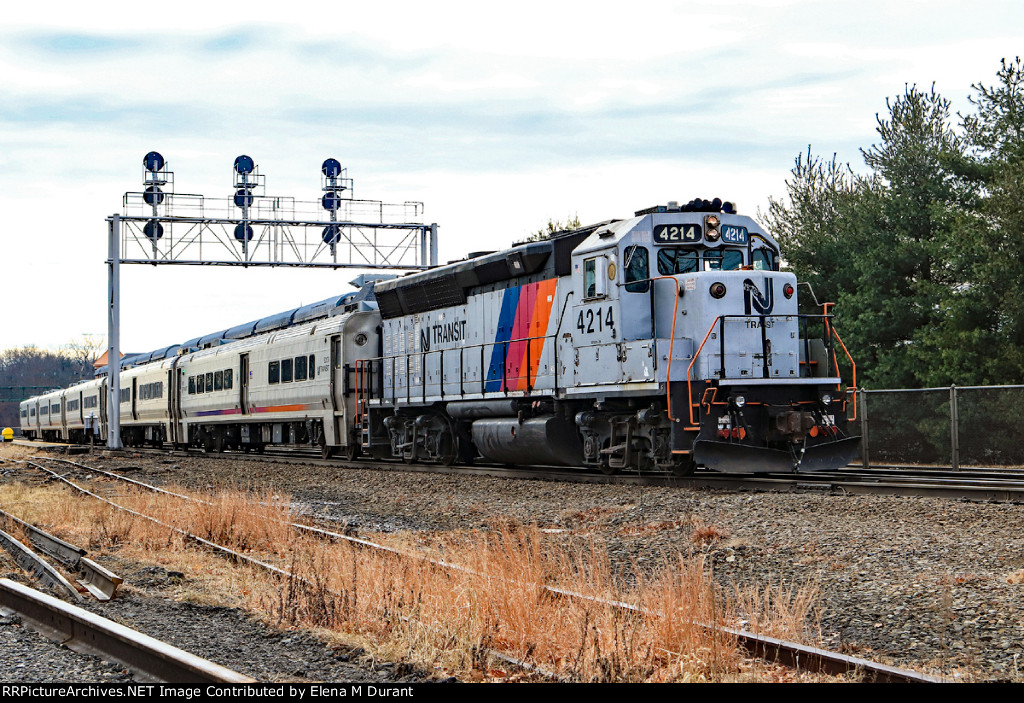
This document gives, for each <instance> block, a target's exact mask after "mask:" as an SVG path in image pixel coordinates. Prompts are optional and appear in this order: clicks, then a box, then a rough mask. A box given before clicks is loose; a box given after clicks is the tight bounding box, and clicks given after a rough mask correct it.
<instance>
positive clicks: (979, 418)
mask: <svg viewBox="0 0 1024 703" xmlns="http://www.w3.org/2000/svg"><path fill="white" fill-rule="evenodd" d="M859 394H860V397H859V398H858V417H857V420H856V422H857V423H859V432H860V434H861V436H862V438H863V439H862V440H861V462H862V463H863V465H864V466H870V465H875V466H878V465H897V466H899V465H929V466H950V467H953V468H954V469H960V468H972V467H996V466H999V467H1004V466H1006V467H1008V466H1013V467H1024V431H1022V430H1024V417H1022V415H1021V412H1020V408H1021V407H1022V404H1024V386H964V387H957V386H950V387H948V388H922V389H919V390H911V389H900V390H880V391H866V390H861V391H859ZM851 429H853V428H852V427H851Z"/></svg>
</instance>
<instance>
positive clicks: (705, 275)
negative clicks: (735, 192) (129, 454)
mask: <svg viewBox="0 0 1024 703" xmlns="http://www.w3.org/2000/svg"><path fill="white" fill-rule="evenodd" d="M796 283H797V282H796V278H795V276H793V274H789V273H783V272H780V271H779V248H778V244H777V243H776V241H775V240H774V239H773V238H772V237H771V236H770V235H768V234H767V233H766V232H764V231H763V230H762V229H761V228H760V227H759V226H758V225H757V223H755V222H754V221H753V220H752V219H750V218H748V217H744V216H740V215H738V214H736V213H735V212H734V210H733V208H732V207H731V205H729V204H728V203H725V204H721V202H720V201H718V200H717V199H716V201H714V202H713V203H708V202H707V201H703V202H699V201H694V202H692V203H689V204H688V205H686V206H684V207H679V206H677V205H676V204H675V203H669V204H668V205H667V206H657V207H654V208H650V209H647V210H641V211H639V212H637V213H636V214H635V216H634V217H632V218H630V219H625V220H610V221H607V222H602V223H599V224H597V225H593V226H590V227H585V228H582V229H578V230H574V231H571V232H565V233H560V234H559V235H556V236H554V237H553V238H551V239H548V240H544V241H538V242H531V243H525V244H521V245H518V246H515V247H513V248H511V249H509V250H507V251H503V252H496V253H488V254H482V255H479V256H474V257H471V258H469V259H467V260H463V261H459V262H454V263H451V264H448V265H447V266H442V267H438V268H434V269H431V270H429V271H424V272H419V273H415V274H410V275H407V276H404V277H401V278H396V279H391V280H384V281H378V282H376V283H375V284H374V285H373V297H375V299H376V304H375V306H371V305H369V304H368V300H369V297H370V296H368V295H364V296H363V297H364V298H365V300H364V301H363V302H362V303H361V305H362V308H361V309H360V310H358V311H357V310H355V309H353V308H352V307H351V305H348V304H346V305H341V304H340V303H341V301H338V303H339V304H338V305H336V306H334V307H331V306H327V308H328V309H327V312H326V313H325V314H327V315H328V316H327V317H326V318H319V319H314V320H311V321H308V322H302V323H301V324H298V325H295V324H294V323H295V319H292V320H291V322H292V324H291V326H288V327H285V328H283V329H279V330H275V331H271V332H265V333H262V334H261V333H259V332H258V331H257V330H254V334H253V335H252V336H250V337H247V338H245V339H239V340H237V341H229V340H228V339H223V338H222V339H221V340H220V344H218V345H215V346H210V347H209V348H206V349H202V350H199V351H190V349H192V348H193V347H194V345H193V347H186V349H185V353H183V354H182V353H181V352H179V355H178V356H175V357H173V358H165V359H163V360H160V361H150V363H148V364H144V365H142V366H139V367H136V368H134V369H130V370H128V371H125V372H123V376H122V388H125V389H126V390H127V389H131V390H129V391H128V393H127V397H126V398H123V399H122V400H123V402H122V427H124V428H125V429H124V431H125V432H126V433H127V436H128V437H129V439H130V440H135V439H138V440H143V439H145V440H153V441H170V442H175V443H178V444H189V445H200V446H204V447H206V448H207V449H224V448H229V449H238V448H241V449H257V450H258V449H261V448H262V447H263V446H265V445H266V444H272V443H295V442H299V443H302V442H308V443H313V444H319V445H320V446H321V447H322V448H323V451H324V454H325V456H329V455H330V454H332V453H335V452H339V451H340V452H344V453H345V454H346V455H348V456H350V457H354V456H356V455H358V454H360V453H368V454H371V455H373V456H377V457H390V458H400V459H402V460H404V461H407V462H417V461H425V462H439V463H443V464H452V463H458V462H470V461H473V460H475V459H477V458H482V459H483V460H486V461H490V462H498V463H505V464H520V465H566V466H577V467H590V468H594V469H597V470H600V471H604V472H609V473H611V472H615V471H620V470H632V471H668V472H674V473H689V472H690V471H692V470H693V469H694V468H695V467H696V466H698V465H700V466H705V467H708V468H711V469H715V470H718V471H736V472H749V471H792V470H798V471H815V470H829V469H835V468H838V467H840V466H844V465H846V464H847V463H849V461H850V460H851V459H852V458H853V457H854V456H855V455H856V453H857V451H858V445H859V438H858V437H853V436H850V435H849V434H848V431H847V415H848V410H853V411H854V412H855V408H849V409H848V407H847V404H848V402H850V401H849V399H850V398H851V395H850V390H851V388H849V387H847V386H845V385H844V383H843V381H842V380H841V379H840V377H839V358H840V357H841V356H842V357H843V358H848V356H849V355H848V354H846V351H845V347H843V346H842V343H841V341H840V339H839V337H838V335H837V334H836V332H835V329H834V327H833V326H832V324H831V318H830V317H829V316H828V315H827V314H826V313H827V310H823V312H822V314H818V315H801V314H799V313H798V311H797V295H796ZM293 312H294V311H293ZM195 341H196V340H193V342H195ZM849 361H850V364H851V367H852V359H850V360H849ZM300 365H301V369H302V370H301V372H300V370H299V369H300ZM150 369H152V370H150ZM218 375H220V381H221V382H220V384H219V387H218V384H217V376H218ZM300 375H301V376H302V377H301V378H300V377H299V376H300ZM150 377H152V378H150ZM164 381H166V384H167V389H168V392H167V393H166V395H159V392H160V390H161V389H160V388H157V390H156V391H153V392H154V393H157V397H156V398H155V400H157V401H158V402H157V403H155V404H154V405H153V409H154V411H155V412H154V414H152V415H149V414H147V413H146V408H147V407H148V406H145V407H144V404H145V403H146V402H147V401H143V400H140V399H137V397H136V395H133V394H136V393H137V392H138V391H137V388H138V386H139V385H140V384H141V385H143V386H147V385H148V384H157V386H159V385H160V384H161V383H162V382H164ZM854 382H855V380H854ZM92 383H94V384H95V383H96V382H92ZM193 384H197V385H196V388H199V387H202V388H203V390H202V391H199V392H195V388H193ZM83 385H88V384H83ZM157 386H153V387H154V388H156V387H157ZM172 387H173V389H172ZM76 388H80V387H75V388H72V389H68V390H67V391H63V392H58V393H57V394H56V395H55V396H54V397H59V398H61V399H60V400H58V401H57V402H55V401H54V400H53V398H49V399H47V400H45V401H44V400H42V399H33V400H32V401H28V402H27V411H28V414H26V412H25V411H26V404H23V415H22V423H23V429H26V427H25V426H26V420H29V422H28V423H27V424H28V429H27V433H28V434H32V433H33V432H38V433H40V434H42V435H43V436H53V435H55V434H56V435H57V436H68V434H70V430H71V427H72V424H74V423H72V422H70V421H68V420H67V418H66V417H65V415H64V414H62V415H61V419H62V422H61V423H56V424H55V423H54V422H53V420H52V417H53V413H52V408H53V407H56V408H57V410H58V412H59V413H66V411H65V410H63V409H62V408H64V407H65V405H64V403H65V402H66V401H65V400H64V399H63V398H65V397H67V396H68V394H69V393H70V394H71V395H72V396H73V395H74V394H75V393H77V392H78V391H76V390H75V389H76ZM200 395H201V396H202V397H201V398H200V397H199V396H200ZM101 400H102V396H101ZM159 401H162V402H159ZM44 402H45V404H48V405H49V406H51V409H50V412H51V415H50V417H51V419H50V420H49V424H48V425H46V427H45V428H44V427H43V425H42V424H41V421H40V420H39V416H38V415H32V414H31V411H32V410H33V408H32V403H36V404H37V405H39V407H40V408H41V404H43V403H44ZM126 404H127V409H128V412H127V413H126ZM158 405H159V406H162V407H161V408H160V409H158V408H157V406H158ZM126 416H127V420H126ZM74 420H75V422H76V423H77V422H78V420H79V418H78V417H77V416H76V417H75V418H74ZM58 427H59V428H60V429H54V428H58ZM64 428H67V429H64Z"/></svg>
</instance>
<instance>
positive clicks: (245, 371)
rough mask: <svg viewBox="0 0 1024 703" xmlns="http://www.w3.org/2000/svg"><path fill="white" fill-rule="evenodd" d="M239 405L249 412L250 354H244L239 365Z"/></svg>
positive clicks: (244, 411) (246, 413)
mask: <svg viewBox="0 0 1024 703" xmlns="http://www.w3.org/2000/svg"><path fill="white" fill-rule="evenodd" d="M238 407H239V408H240V409H241V411H242V414H243V415H248V414H249V355H248V354H242V356H241V357H240V361H239V367H238Z"/></svg>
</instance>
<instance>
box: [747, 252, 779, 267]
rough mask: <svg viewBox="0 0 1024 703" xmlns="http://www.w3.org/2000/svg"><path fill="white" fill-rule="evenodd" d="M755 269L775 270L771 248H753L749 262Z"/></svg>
mask: <svg viewBox="0 0 1024 703" xmlns="http://www.w3.org/2000/svg"><path fill="white" fill-rule="evenodd" d="M750 263H751V264H752V265H753V266H754V270H755V271H775V270H777V269H776V268H775V252H773V251H772V250H771V249H755V250H754V254H753V256H752V257H751V262H750Z"/></svg>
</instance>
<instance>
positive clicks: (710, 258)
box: [704, 249, 743, 271]
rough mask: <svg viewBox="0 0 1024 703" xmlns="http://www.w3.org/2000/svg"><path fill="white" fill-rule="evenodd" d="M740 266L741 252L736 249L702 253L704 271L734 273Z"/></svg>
mask: <svg viewBox="0 0 1024 703" xmlns="http://www.w3.org/2000/svg"><path fill="white" fill-rule="evenodd" d="M742 266H743V252H742V251H738V250H736V249H724V250H723V249H716V250H711V251H706V252H704V270H705V271H736V270H737V269H739V268H741V267H742Z"/></svg>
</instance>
